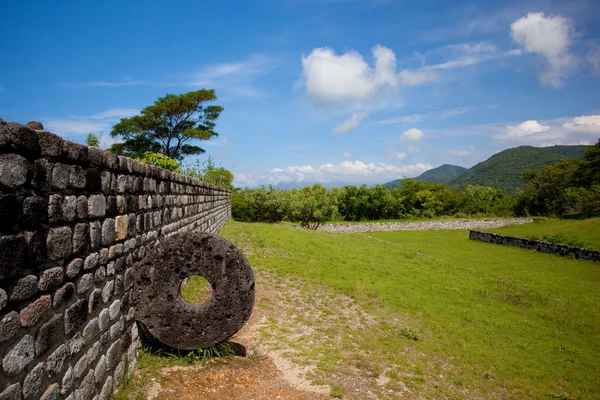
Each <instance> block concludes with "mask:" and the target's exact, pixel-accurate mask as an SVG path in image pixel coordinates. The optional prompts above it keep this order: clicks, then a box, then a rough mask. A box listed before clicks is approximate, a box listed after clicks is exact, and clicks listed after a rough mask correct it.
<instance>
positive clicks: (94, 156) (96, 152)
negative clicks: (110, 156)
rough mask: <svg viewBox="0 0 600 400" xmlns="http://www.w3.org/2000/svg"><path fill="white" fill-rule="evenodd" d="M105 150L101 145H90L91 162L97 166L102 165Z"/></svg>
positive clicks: (89, 155)
mask: <svg viewBox="0 0 600 400" xmlns="http://www.w3.org/2000/svg"><path fill="white" fill-rule="evenodd" d="M103 152H104V151H103V150H102V149H101V148H99V147H94V146H90V147H88V157H89V159H90V163H91V164H92V165H95V166H97V167H101V166H102V153H103Z"/></svg>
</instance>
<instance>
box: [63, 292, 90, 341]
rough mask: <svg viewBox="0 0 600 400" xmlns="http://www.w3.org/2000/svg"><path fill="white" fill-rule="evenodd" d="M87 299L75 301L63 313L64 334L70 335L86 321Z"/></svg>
mask: <svg viewBox="0 0 600 400" xmlns="http://www.w3.org/2000/svg"><path fill="white" fill-rule="evenodd" d="M87 316H88V300H87V298H84V299H80V300H77V301H76V302H75V303H73V304H72V305H71V306H70V307H69V308H67V310H66V311H65V334H66V335H70V334H72V333H74V332H75V331H77V330H78V329H79V327H81V325H83V323H84V322H85V321H86V320H87Z"/></svg>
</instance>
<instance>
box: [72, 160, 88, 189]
mask: <svg viewBox="0 0 600 400" xmlns="http://www.w3.org/2000/svg"><path fill="white" fill-rule="evenodd" d="M85 184H86V180H85V170H84V169H83V168H81V167H80V166H78V165H72V166H71V167H70V168H69V187H70V188H73V189H83V188H84V187H85Z"/></svg>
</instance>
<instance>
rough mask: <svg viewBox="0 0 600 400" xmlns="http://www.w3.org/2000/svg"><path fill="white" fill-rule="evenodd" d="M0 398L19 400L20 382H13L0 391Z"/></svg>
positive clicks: (1, 399)
mask: <svg viewBox="0 0 600 400" xmlns="http://www.w3.org/2000/svg"><path fill="white" fill-rule="evenodd" d="M0 400H21V384H20V383H15V384H14V385H10V386H9V387H7V388H6V389H5V390H4V391H3V392H2V393H0Z"/></svg>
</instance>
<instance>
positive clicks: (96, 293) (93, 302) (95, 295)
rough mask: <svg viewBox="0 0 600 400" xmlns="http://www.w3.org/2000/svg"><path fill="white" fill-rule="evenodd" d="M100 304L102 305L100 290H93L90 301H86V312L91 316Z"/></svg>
mask: <svg viewBox="0 0 600 400" xmlns="http://www.w3.org/2000/svg"><path fill="white" fill-rule="evenodd" d="M100 304H102V290H100V289H94V290H93V291H92V293H91V294H90V299H89V301H88V307H89V310H88V312H89V313H90V314H93V313H94V312H95V311H96V310H97V309H98V307H100Z"/></svg>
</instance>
